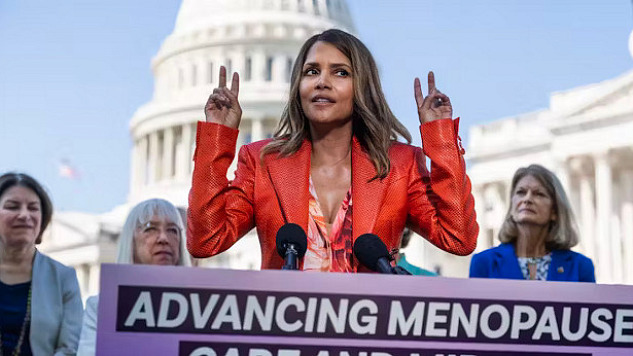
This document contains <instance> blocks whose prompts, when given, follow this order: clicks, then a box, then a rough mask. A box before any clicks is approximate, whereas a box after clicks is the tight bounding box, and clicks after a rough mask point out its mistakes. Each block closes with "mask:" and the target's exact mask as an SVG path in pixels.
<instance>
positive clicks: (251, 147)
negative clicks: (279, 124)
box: [241, 138, 273, 157]
mask: <svg viewBox="0 0 633 356" xmlns="http://www.w3.org/2000/svg"><path fill="white" fill-rule="evenodd" d="M272 141H273V139H272V138H268V139H265V140H261V141H255V142H251V143H249V144H246V145H243V146H242V148H241V149H242V150H245V152H247V153H248V154H249V155H252V156H257V157H259V155H260V154H261V152H262V150H263V149H264V147H266V145H268V144H269V143H271V142H272Z"/></svg>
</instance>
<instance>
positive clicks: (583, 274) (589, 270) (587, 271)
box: [579, 255, 596, 283]
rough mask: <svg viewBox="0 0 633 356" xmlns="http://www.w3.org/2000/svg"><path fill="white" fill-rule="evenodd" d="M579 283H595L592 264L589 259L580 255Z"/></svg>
mask: <svg viewBox="0 0 633 356" xmlns="http://www.w3.org/2000/svg"><path fill="white" fill-rule="evenodd" d="M579 282H591V283H596V274H595V271H594V268H593V262H592V261H591V259H590V258H589V257H586V256H583V255H580V276H579Z"/></svg>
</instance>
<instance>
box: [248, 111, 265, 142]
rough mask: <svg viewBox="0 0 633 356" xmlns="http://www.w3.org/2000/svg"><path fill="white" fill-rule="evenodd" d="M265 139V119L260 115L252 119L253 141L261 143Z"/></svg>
mask: <svg viewBox="0 0 633 356" xmlns="http://www.w3.org/2000/svg"><path fill="white" fill-rule="evenodd" d="M263 139H264V126H263V117H261V116H260V115H256V116H253V117H252V118H251V141H252V142H255V141H259V140H263Z"/></svg>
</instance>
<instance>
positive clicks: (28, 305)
mask: <svg viewBox="0 0 633 356" xmlns="http://www.w3.org/2000/svg"><path fill="white" fill-rule="evenodd" d="M32 290H33V281H32V280H31V286H30V287H29V297H28V298H27V300H26V315H25V316H24V322H22V330H21V331H20V337H19V338H18V343H17V344H16V345H15V348H14V349H13V352H12V353H11V356H18V355H20V351H21V349H22V344H23V343H24V334H26V327H27V325H29V321H31V291H32ZM0 356H4V350H2V332H0Z"/></svg>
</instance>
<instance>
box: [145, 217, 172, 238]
mask: <svg viewBox="0 0 633 356" xmlns="http://www.w3.org/2000/svg"><path fill="white" fill-rule="evenodd" d="M161 231H164V232H165V235H166V236H167V237H168V238H170V239H179V238H180V235H181V231H180V228H179V227H178V226H177V225H175V224H156V223H153V222H151V221H149V222H147V223H145V225H142V226H141V228H140V232H141V235H142V236H143V237H146V238H157V237H159V236H160V233H161Z"/></svg>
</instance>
